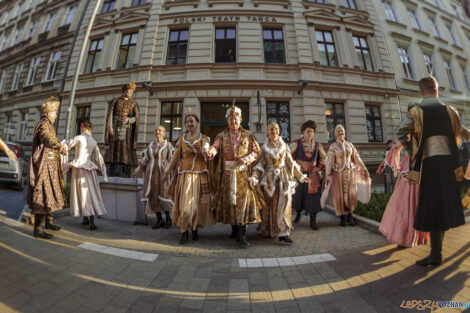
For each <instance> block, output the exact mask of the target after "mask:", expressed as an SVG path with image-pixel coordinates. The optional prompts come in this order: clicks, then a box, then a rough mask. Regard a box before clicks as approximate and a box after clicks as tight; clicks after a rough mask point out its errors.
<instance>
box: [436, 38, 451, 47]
mask: <svg viewBox="0 0 470 313" xmlns="http://www.w3.org/2000/svg"><path fill="white" fill-rule="evenodd" d="M434 39H436V40H437V41H439V42H441V43H443V44H446V45H448V44H449V42H448V41H447V40H445V39H442V38H440V37H436V36H434Z"/></svg>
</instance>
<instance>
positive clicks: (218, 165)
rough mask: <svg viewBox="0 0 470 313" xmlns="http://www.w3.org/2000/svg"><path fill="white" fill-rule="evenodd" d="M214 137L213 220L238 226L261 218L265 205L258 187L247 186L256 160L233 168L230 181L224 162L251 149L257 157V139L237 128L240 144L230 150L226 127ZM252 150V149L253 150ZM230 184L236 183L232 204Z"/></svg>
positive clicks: (232, 159) (234, 160)
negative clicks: (241, 167)
mask: <svg viewBox="0 0 470 313" xmlns="http://www.w3.org/2000/svg"><path fill="white" fill-rule="evenodd" d="M217 137H218V138H219V140H220V148H219V154H218V158H216V159H214V160H213V163H212V165H211V166H212V168H211V177H212V186H213V188H214V190H215V192H214V200H215V201H214V202H215V203H214V205H215V211H216V220H217V222H220V223H223V224H231V225H239V226H243V225H246V224H247V223H259V222H260V221H261V219H260V212H259V210H260V209H262V208H264V207H266V203H265V201H264V197H263V193H262V191H261V189H260V188H259V186H257V187H256V188H254V189H251V188H250V187H249V185H248V178H249V177H250V176H251V173H252V167H253V166H254V165H255V164H256V162H257V160H255V161H254V162H253V163H251V164H247V165H246V166H245V167H246V170H241V171H240V170H235V171H234V172H233V174H232V175H235V177H233V178H234V180H231V171H230V170H229V169H228V168H227V167H226V166H227V161H229V162H233V163H235V164H236V162H237V161H238V160H239V159H240V158H243V157H246V156H248V155H249V154H251V153H252V152H256V153H257V154H258V156H259V154H260V148H259V145H258V142H257V141H256V138H255V136H254V135H253V134H252V133H251V132H249V131H247V130H245V129H243V128H242V129H241V135H240V144H239V146H238V147H237V151H232V143H231V139H230V134H229V130H228V129H227V130H225V131H223V132H222V133H220V134H218V135H217ZM216 140H217V139H216ZM253 147H255V148H253ZM253 149H255V150H256V151H253ZM234 155H236V157H235V156H234ZM233 183H234V184H235V185H236V204H232V203H233V202H232V200H233V199H232V195H231V185H233Z"/></svg>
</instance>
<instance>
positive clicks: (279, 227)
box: [259, 188, 294, 238]
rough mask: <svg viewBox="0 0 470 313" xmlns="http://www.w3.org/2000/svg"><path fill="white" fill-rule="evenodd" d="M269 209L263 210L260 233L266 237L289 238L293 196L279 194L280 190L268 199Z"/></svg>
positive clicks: (291, 227)
mask: <svg viewBox="0 0 470 313" xmlns="http://www.w3.org/2000/svg"><path fill="white" fill-rule="evenodd" d="M266 202H267V208H265V209H264V210H262V213H261V216H262V218H261V223H260V226H259V232H260V233H261V234H262V235H263V236H266V237H270V238H277V237H283V236H289V235H290V231H291V229H293V228H294V227H293V226H292V196H291V195H290V194H289V195H283V196H281V195H280V194H279V188H278V190H276V192H275V193H274V195H273V196H272V197H266Z"/></svg>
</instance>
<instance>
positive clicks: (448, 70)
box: [444, 61, 457, 90]
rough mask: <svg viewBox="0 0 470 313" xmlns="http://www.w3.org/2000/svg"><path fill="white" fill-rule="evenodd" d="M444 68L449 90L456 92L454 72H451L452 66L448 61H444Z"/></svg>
mask: <svg viewBox="0 0 470 313" xmlns="http://www.w3.org/2000/svg"><path fill="white" fill-rule="evenodd" d="M444 67H445V68H446V73H447V77H448V78H449V83H450V89H454V90H457V85H456V84H455V78H454V72H453V71H452V66H451V65H450V63H449V62H448V61H444Z"/></svg>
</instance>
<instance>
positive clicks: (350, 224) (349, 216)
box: [348, 213, 356, 226]
mask: <svg viewBox="0 0 470 313" xmlns="http://www.w3.org/2000/svg"><path fill="white" fill-rule="evenodd" d="M348 224H349V226H355V225H356V223H355V222H354V219H353V217H352V214H351V213H348Z"/></svg>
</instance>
